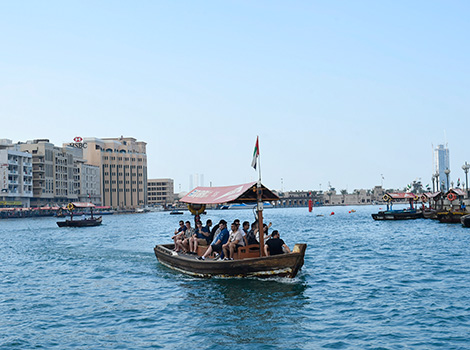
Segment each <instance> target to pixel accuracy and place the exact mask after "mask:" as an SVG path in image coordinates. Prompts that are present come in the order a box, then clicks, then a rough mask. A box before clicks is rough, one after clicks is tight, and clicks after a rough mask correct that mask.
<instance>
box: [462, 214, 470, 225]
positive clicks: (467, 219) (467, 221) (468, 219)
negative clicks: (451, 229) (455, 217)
mask: <svg viewBox="0 0 470 350" xmlns="http://www.w3.org/2000/svg"><path fill="white" fill-rule="evenodd" d="M460 222H461V223H462V226H464V227H470V214H469V215H464V216H462V217H461V218H460Z"/></svg>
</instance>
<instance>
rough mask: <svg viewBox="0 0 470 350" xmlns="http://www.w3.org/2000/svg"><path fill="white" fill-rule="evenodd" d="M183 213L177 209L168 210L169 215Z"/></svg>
mask: <svg viewBox="0 0 470 350" xmlns="http://www.w3.org/2000/svg"><path fill="white" fill-rule="evenodd" d="M183 214H184V213H183V212H182V211H179V210H177V209H175V210H172V211H170V215H183Z"/></svg>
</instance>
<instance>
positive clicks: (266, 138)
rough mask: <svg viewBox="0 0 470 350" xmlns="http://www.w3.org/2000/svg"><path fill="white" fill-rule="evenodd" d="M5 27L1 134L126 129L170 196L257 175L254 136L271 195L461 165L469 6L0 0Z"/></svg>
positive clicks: (67, 134) (106, 133)
mask: <svg viewBox="0 0 470 350" xmlns="http://www.w3.org/2000/svg"><path fill="white" fill-rule="evenodd" d="M0 31H1V33H2V35H1V36H0V53H1V54H0V122H1V125H0V138H10V139H12V140H13V141H15V142H16V141H26V140H28V139H34V138H49V139H50V140H51V141H52V142H54V143H55V144H57V145H61V144H62V143H64V142H70V141H71V140H72V139H73V137H75V136H82V137H119V136H120V135H124V136H128V137H135V138H137V139H138V140H141V141H145V142H147V143H148V145H147V154H148V175H149V177H150V178H157V177H170V178H173V179H174V180H175V187H176V190H179V185H180V184H181V189H182V190H188V185H189V175H190V174H192V173H199V174H201V173H203V174H204V177H205V182H206V184H207V185H208V184H209V182H212V184H213V185H214V186H215V185H229V184H237V183H242V182H248V181H252V180H256V179H257V173H256V172H255V171H254V170H253V169H252V168H251V167H250V164H251V158H252V152H253V147H254V143H255V139H256V135H259V137H260V150H261V167H262V177H263V182H264V183H265V184H266V185H267V186H268V187H271V188H274V189H280V188H281V178H282V179H283V183H284V186H283V187H284V190H295V189H319V188H320V184H321V189H323V190H325V189H326V187H327V184H328V182H330V183H331V185H332V186H334V187H335V188H336V189H337V190H341V189H348V191H350V192H351V191H352V190H353V189H355V188H371V187H373V186H374V185H380V183H381V175H380V174H383V175H384V178H385V179H384V186H385V187H387V188H390V187H400V188H402V187H404V186H405V185H406V184H407V183H410V182H411V181H412V180H414V179H416V178H422V181H423V182H424V183H425V184H426V183H430V177H431V173H432V145H433V144H434V146H435V145H437V144H439V143H444V142H445V141H447V142H448V145H449V148H450V156H451V171H452V173H451V178H452V179H453V180H456V179H457V177H460V178H462V179H463V178H464V174H463V171H462V170H461V166H462V164H463V163H464V162H465V161H470V153H469V151H470V146H469V141H468V134H469V127H468V124H469V120H470V118H469V114H470V105H469V102H470V90H469V88H470V87H469V82H470V79H469V78H470V74H469V73H470V65H469V62H470V43H469V41H470V40H469V33H470V2H468V1H321V2H320V1H1V2H0ZM445 135H447V136H445Z"/></svg>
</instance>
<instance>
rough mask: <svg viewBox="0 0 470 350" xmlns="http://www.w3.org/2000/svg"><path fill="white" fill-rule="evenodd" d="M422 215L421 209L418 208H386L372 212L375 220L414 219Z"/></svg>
mask: <svg viewBox="0 0 470 350" xmlns="http://www.w3.org/2000/svg"><path fill="white" fill-rule="evenodd" d="M422 217H423V213H422V212H421V210H416V209H402V210H386V211H379V212H378V213H377V214H372V218H373V219H374V220H414V219H420V218H422Z"/></svg>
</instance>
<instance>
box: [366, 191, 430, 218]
mask: <svg viewBox="0 0 470 350" xmlns="http://www.w3.org/2000/svg"><path fill="white" fill-rule="evenodd" d="M406 199H408V200H409V202H410V208H406V209H399V210H393V209H392V204H393V200H406ZM383 200H384V201H385V202H387V210H384V211H379V212H378V213H377V214H372V218H373V219H374V220H414V219H420V218H422V217H423V213H422V211H421V210H418V209H415V207H414V202H415V201H418V200H419V196H418V195H415V194H413V193H386V194H385V195H384V196H383Z"/></svg>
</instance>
